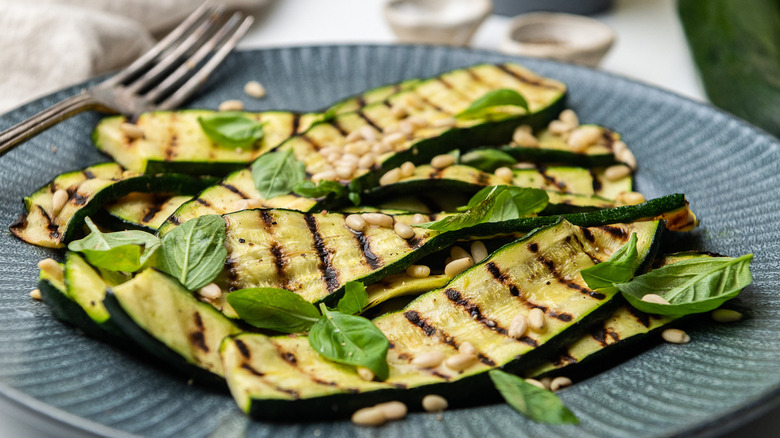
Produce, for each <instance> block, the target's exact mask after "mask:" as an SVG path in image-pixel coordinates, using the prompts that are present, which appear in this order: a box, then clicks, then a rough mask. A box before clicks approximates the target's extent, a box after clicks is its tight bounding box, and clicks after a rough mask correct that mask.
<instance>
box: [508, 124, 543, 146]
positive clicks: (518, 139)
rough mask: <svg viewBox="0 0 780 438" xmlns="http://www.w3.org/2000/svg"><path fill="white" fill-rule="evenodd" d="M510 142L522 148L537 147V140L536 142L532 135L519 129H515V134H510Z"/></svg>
mask: <svg viewBox="0 0 780 438" xmlns="http://www.w3.org/2000/svg"><path fill="white" fill-rule="evenodd" d="M512 141H513V142H515V143H517V145H518V146H524V147H537V146H539V140H537V139H536V137H534V135H533V134H531V133H530V132H528V131H526V130H524V129H520V128H518V129H515V133H514V134H512Z"/></svg>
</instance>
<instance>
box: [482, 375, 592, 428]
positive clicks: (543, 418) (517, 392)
mask: <svg viewBox="0 0 780 438" xmlns="http://www.w3.org/2000/svg"><path fill="white" fill-rule="evenodd" d="M488 375H489V376H490V379H491V380H492V381H493V384H494V385H495V386H496V389H497V390H498V392H499V393H501V396H502V397H504V400H506V402H507V403H508V404H509V405H510V406H512V407H513V408H515V410H517V411H518V412H520V413H521V414H523V415H525V416H526V417H528V418H530V419H531V420H533V421H536V422H539V423H549V424H577V423H579V422H580V420H579V419H577V416H576V415H574V413H573V412H572V411H570V410H569V408H567V407H566V406H564V405H563V402H561V399H560V398H558V396H556V395H555V394H553V393H552V392H551V391H548V390H546V389H542V388H538V387H536V386H534V385H532V384H530V383H528V382H526V381H525V380H524V379H522V378H520V377H518V376H515V375H513V374H509V373H507V372H504V371H501V370H491V371H489V372H488Z"/></svg>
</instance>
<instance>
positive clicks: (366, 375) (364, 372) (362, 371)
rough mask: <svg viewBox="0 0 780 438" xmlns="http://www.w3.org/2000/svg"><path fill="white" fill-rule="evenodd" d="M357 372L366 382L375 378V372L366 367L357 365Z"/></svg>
mask: <svg viewBox="0 0 780 438" xmlns="http://www.w3.org/2000/svg"><path fill="white" fill-rule="evenodd" d="M357 374H358V377H360V378H361V379H363V380H365V381H366V382H370V381H372V380H374V372H373V371H371V370H370V369H368V368H366V367H357Z"/></svg>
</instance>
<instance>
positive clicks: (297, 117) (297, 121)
mask: <svg viewBox="0 0 780 438" xmlns="http://www.w3.org/2000/svg"><path fill="white" fill-rule="evenodd" d="M300 126H301V114H300V113H293V117H292V129H291V130H290V135H294V134H297V133H298V128H300Z"/></svg>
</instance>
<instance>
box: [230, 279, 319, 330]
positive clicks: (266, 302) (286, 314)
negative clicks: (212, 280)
mask: <svg viewBox="0 0 780 438" xmlns="http://www.w3.org/2000/svg"><path fill="white" fill-rule="evenodd" d="M227 301H228V304H230V306H231V307H233V309H234V310H235V311H236V313H238V316H239V317H240V318H241V319H242V320H244V321H246V322H247V323H249V324H251V325H253V326H255V327H259V328H263V329H268V330H276V331H278V332H283V333H297V332H305V331H307V330H309V328H310V327H311V326H312V325H314V323H315V322H317V320H318V319H319V318H320V312H319V310H317V308H316V307H314V304H312V303H310V302H308V301H306V300H304V299H303V298H301V296H300V295H298V294H296V293H294V292H290V291H288V290H286V289H277V288H273V287H256V288H249V289H240V290H237V291H233V292H231V293H229V294H228V295H227Z"/></svg>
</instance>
